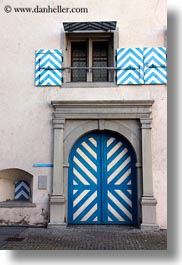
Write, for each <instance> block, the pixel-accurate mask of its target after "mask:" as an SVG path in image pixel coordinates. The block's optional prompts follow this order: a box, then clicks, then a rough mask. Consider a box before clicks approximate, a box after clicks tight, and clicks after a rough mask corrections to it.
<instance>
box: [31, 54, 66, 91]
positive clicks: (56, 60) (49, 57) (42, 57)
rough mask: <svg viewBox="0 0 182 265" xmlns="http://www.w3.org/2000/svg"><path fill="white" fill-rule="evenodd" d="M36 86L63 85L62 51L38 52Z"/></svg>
mask: <svg viewBox="0 0 182 265" xmlns="http://www.w3.org/2000/svg"><path fill="white" fill-rule="evenodd" d="M35 57H36V70H35V85H36V86H61V85H62V50H58V49H53V50H44V49H41V50H37V51H36V55H35Z"/></svg>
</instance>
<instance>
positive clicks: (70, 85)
mask: <svg viewBox="0 0 182 265" xmlns="http://www.w3.org/2000/svg"><path fill="white" fill-rule="evenodd" d="M116 86H117V85H116V83H114V82H69V83H63V85H62V87H63V88H74V87H75V88H84V87H86V88H87V87H96V88H98V87H116Z"/></svg>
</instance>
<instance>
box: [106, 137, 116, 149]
mask: <svg viewBox="0 0 182 265" xmlns="http://www.w3.org/2000/svg"><path fill="white" fill-rule="evenodd" d="M114 140H116V138H114V137H111V138H109V140H108V141H107V147H109V146H110V145H111V144H112V143H113V142H114Z"/></svg>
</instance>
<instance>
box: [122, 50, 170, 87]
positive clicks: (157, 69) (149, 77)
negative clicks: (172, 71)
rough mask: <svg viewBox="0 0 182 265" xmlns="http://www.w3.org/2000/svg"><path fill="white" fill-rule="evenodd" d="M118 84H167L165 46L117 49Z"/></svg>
mask: <svg viewBox="0 0 182 265" xmlns="http://www.w3.org/2000/svg"><path fill="white" fill-rule="evenodd" d="M117 84H118V85H142V84H147V85H151V84H152V85H153V84H159V85H162V84H167V51H166V48H165V47H149V48H120V49H118V50H117Z"/></svg>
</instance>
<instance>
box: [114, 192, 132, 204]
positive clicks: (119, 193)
mask: <svg viewBox="0 0 182 265" xmlns="http://www.w3.org/2000/svg"><path fill="white" fill-rule="evenodd" d="M115 191H116V192H117V194H118V195H119V196H120V197H121V198H122V199H123V200H124V201H125V202H126V203H127V204H128V205H129V206H130V207H132V201H131V200H130V199H129V198H128V197H127V196H126V195H125V194H124V193H123V192H122V191H121V190H115Z"/></svg>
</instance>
